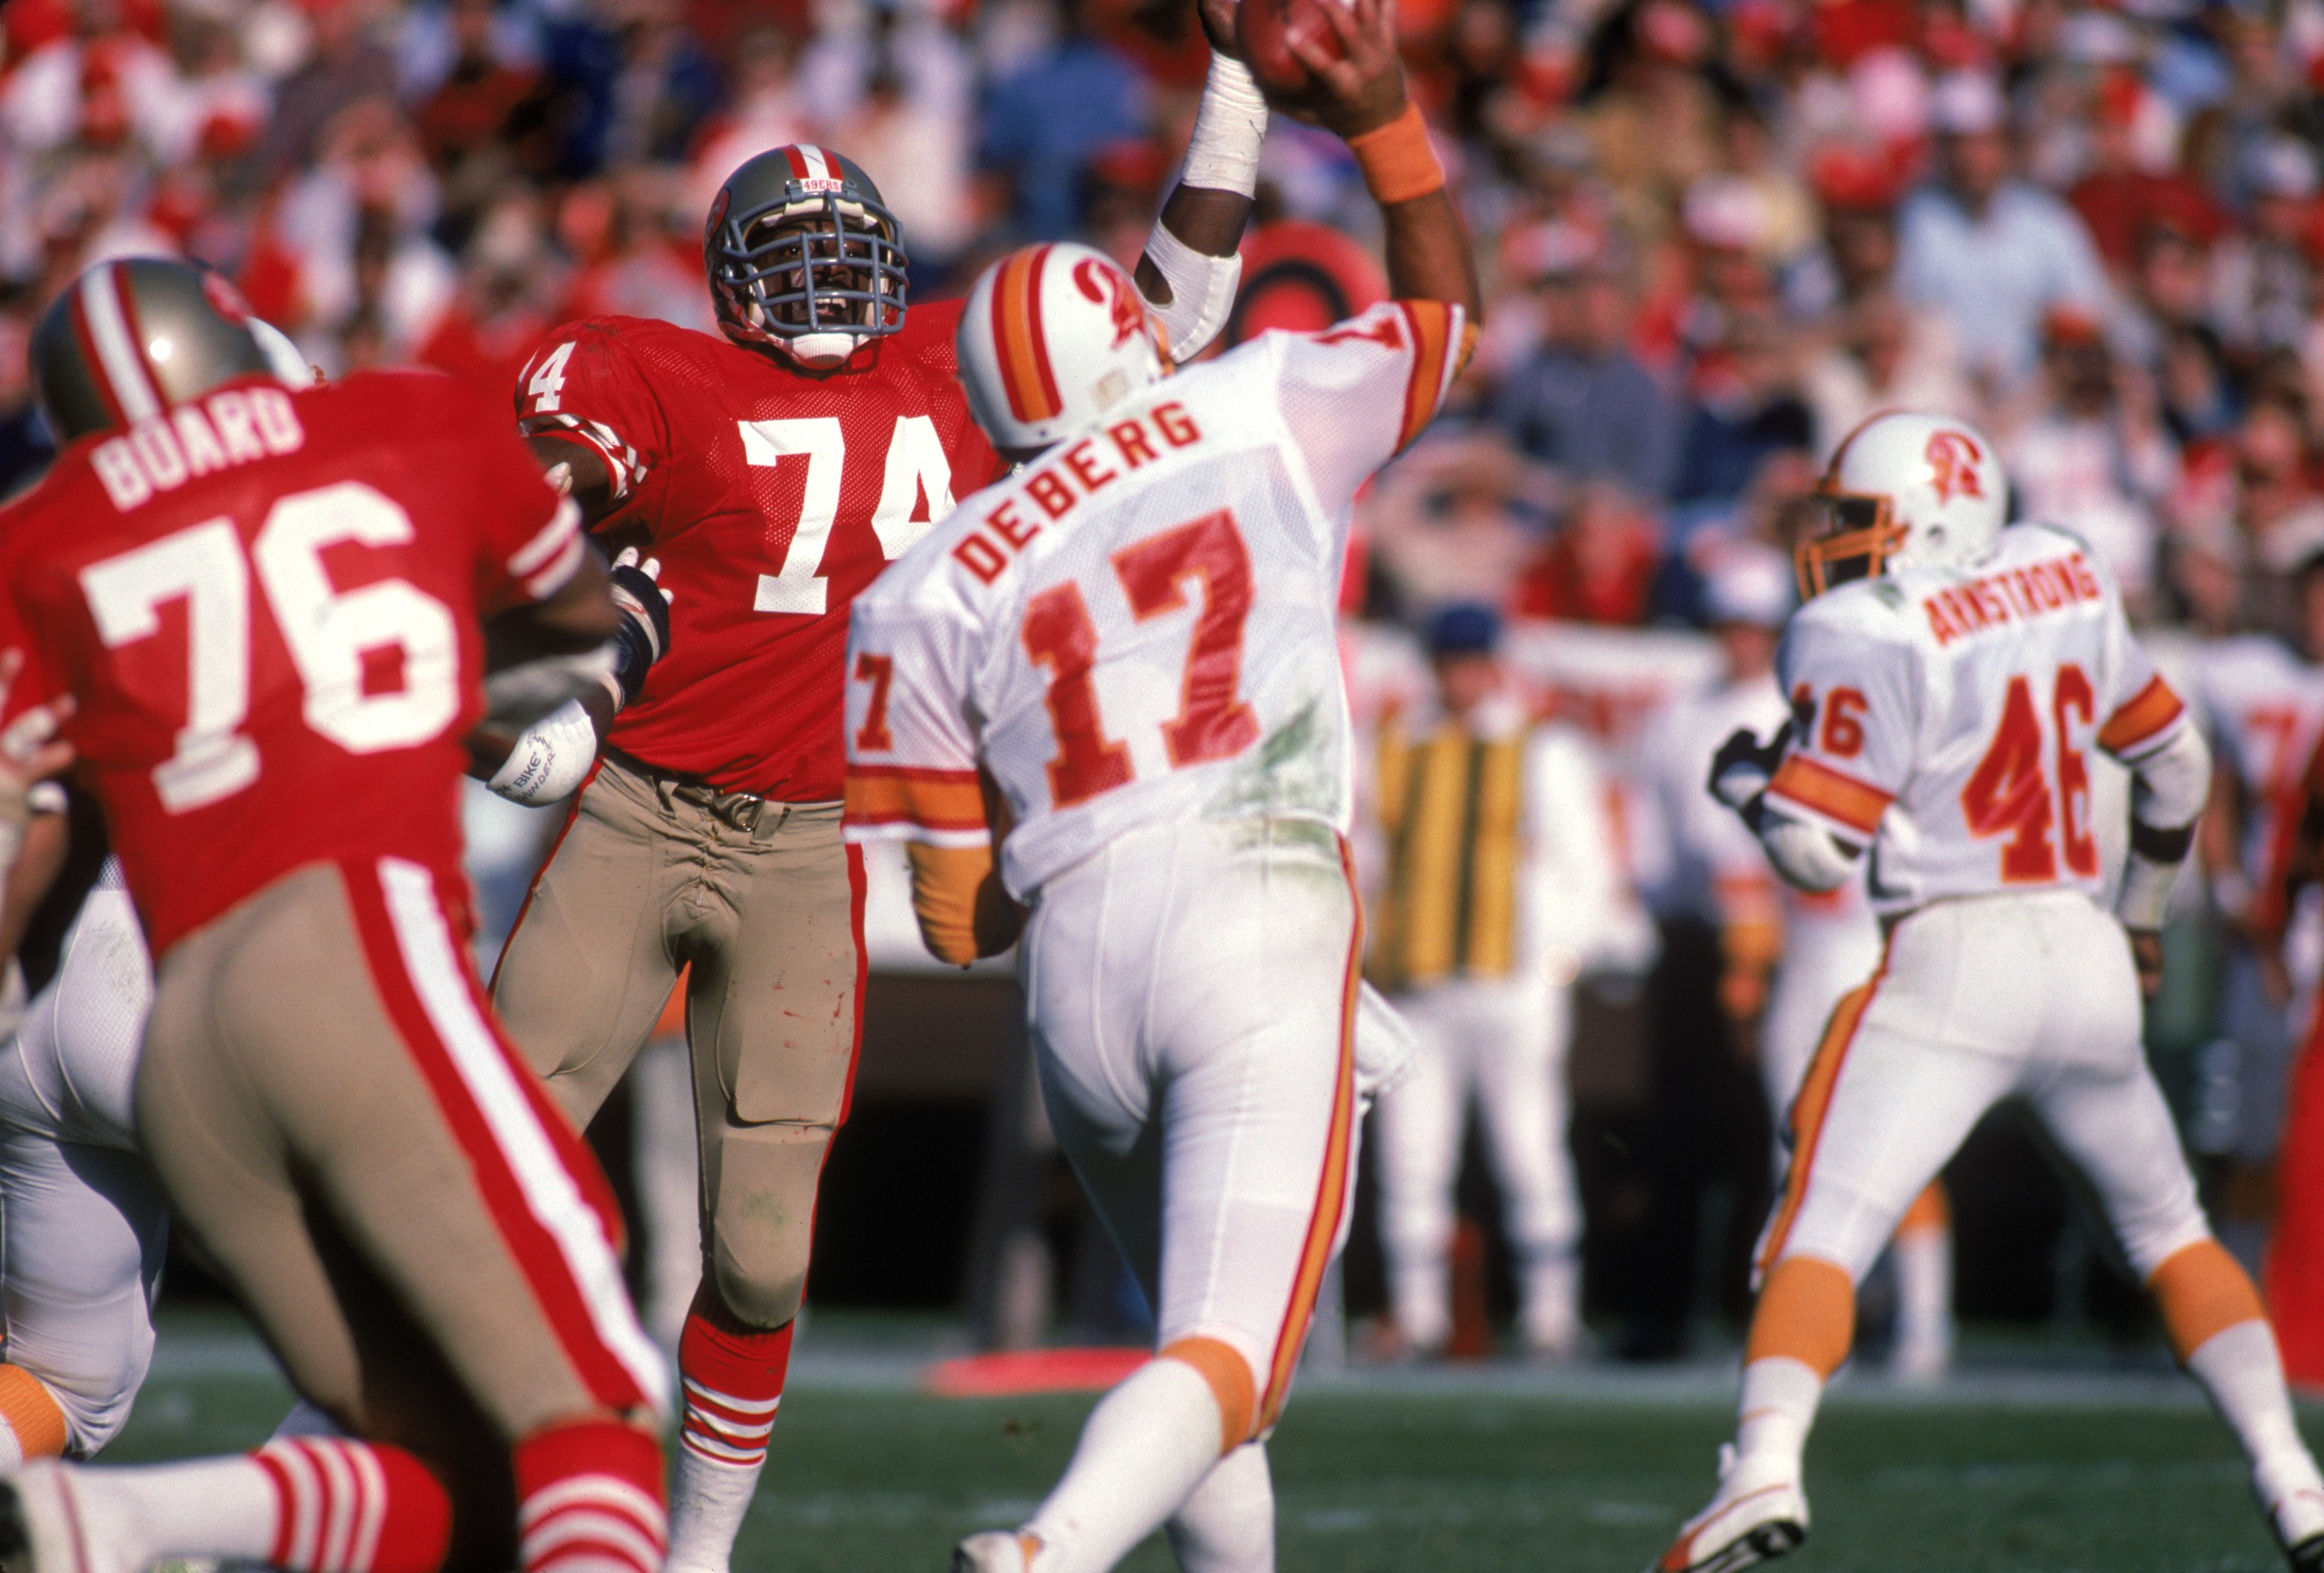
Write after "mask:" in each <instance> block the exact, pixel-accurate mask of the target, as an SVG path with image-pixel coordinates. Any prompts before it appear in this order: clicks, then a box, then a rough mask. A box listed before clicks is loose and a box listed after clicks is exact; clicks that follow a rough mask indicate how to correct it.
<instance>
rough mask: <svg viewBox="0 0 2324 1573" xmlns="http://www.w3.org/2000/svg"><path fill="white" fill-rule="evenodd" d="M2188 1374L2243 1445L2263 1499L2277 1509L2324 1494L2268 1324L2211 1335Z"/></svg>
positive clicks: (2323, 1482) (2241, 1324) (2190, 1359)
mask: <svg viewBox="0 0 2324 1573" xmlns="http://www.w3.org/2000/svg"><path fill="white" fill-rule="evenodd" d="M2187 1374H2188V1375H2190V1376H2192V1377H2194V1378H2195V1380H2196V1381H2198V1382H2200V1383H2201V1384H2203V1391H2204V1392H2206V1393H2208V1394H2210V1395H2211V1405H2212V1407H2213V1408H2215V1409H2217V1410H2218V1412H2219V1418H2220V1419H2221V1420H2223V1421H2227V1429H2228V1430H2231V1431H2233V1432H2235V1433H2236V1441H2237V1442H2239V1443H2241V1444H2242V1445H2243V1449H2244V1456H2245V1457H2246V1458H2249V1459H2250V1460H2251V1463H2252V1477H2253V1481H2254V1483H2255V1486H2257V1488H2258V1490H2259V1493H2260V1495H2261V1496H2262V1497H2264V1498H2265V1499H2266V1500H2267V1501H2268V1502H2269V1503H2271V1504H2273V1503H2274V1502H2275V1501H2278V1500H2280V1499H2281V1498H2282V1497H2285V1496H2288V1495H2292V1494H2293V1493H2294V1492H2301V1491H2324V1478H2319V1476H2318V1474H2317V1469H2316V1460H2315V1458H2313V1457H2311V1456H2310V1453H2309V1451H2308V1448H2307V1444H2305V1443H2304V1442H2302V1441H2301V1440H2300V1427H2299V1425H2298V1423H2297V1422H2296V1421H2294V1420H2293V1419H2292V1395H2291V1394H2290V1393H2289V1392H2287V1391H2286V1390H2285V1388H2284V1383H2283V1357H2282V1355H2281V1354H2279V1353H2278V1352H2277V1350H2276V1347H2275V1334H2274V1332H2273V1330H2271V1329H2269V1327H2268V1325H2267V1323H2266V1322H2264V1321H2263V1320H2258V1319H2257V1318H2255V1319H2253V1320H2250V1321H2242V1322H2237V1323H2236V1325H2235V1326H2233V1327H2231V1328H2226V1329H2222V1330H2220V1331H2218V1332H2216V1333H2213V1334H2212V1335H2211V1336H2210V1337H2209V1338H2206V1339H2204V1340H2203V1342H2202V1344H2201V1346H2200V1347H2199V1348H2197V1349H2196V1350H2195V1352H2194V1353H2193V1354H2191V1355H2190V1356H2188V1357H2187Z"/></svg>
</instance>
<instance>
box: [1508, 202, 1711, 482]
mask: <svg viewBox="0 0 2324 1573" xmlns="http://www.w3.org/2000/svg"><path fill="white" fill-rule="evenodd" d="M1531 284H1532V287H1533V290H1534V293H1535V297H1536V299H1538V301H1539V305H1540V310H1541V325H1542V336H1541V343H1540V346H1539V347H1538V348H1537V349H1535V351H1534V352H1533V353H1532V354H1530V355H1528V356H1526V358H1525V359H1524V360H1523V361H1522V362H1521V363H1518V365H1517V367H1516V369H1515V370H1513V371H1512V372H1510V373H1509V374H1508V377H1507V378H1505V379H1504V380H1503V382H1502V383H1501V387H1500V391H1499V395H1498V396H1497V397H1496V398H1495V400H1494V401H1493V404H1492V407H1491V419H1492V421H1493V423H1494V424H1495V425H1497V426H1499V428H1501V429H1502V430H1504V431H1506V432H1508V434H1509V436H1510V437H1511V438H1512V439H1513V440H1514V441H1515V442H1516V443H1517V446H1519V447H1521V448H1523V449H1524V450H1525V451H1526V453H1527V454H1529V455H1532V456H1533V457H1535V458H1536V459H1538V460H1540V461H1541V462H1542V463H1544V464H1545V465H1554V466H1555V467H1556V469H1557V470H1558V471H1559V473H1560V474H1563V475H1564V476H1565V477H1566V478H1567V479H1569V480H1572V481H1574V482H1592V481H1600V480H1605V481H1613V482H1616V483H1619V484H1621V485H1622V486H1624V487H1627V488H1628V490H1629V491H1630V492H1632V493H1634V494H1636V495H1637V496H1640V497H1660V496H1661V495H1662V494H1663V492H1664V491H1665V488H1666V487H1667V486H1668V485H1669V483H1670V478H1671V474H1672V471H1673V469H1674V466H1675V461H1676V458H1677V451H1676V450H1677V442H1678V428H1677V421H1676V419H1675V418H1674V414H1673V412H1672V409H1671V406H1670V400H1668V398H1667V397H1666V396H1665V394H1664V392H1663V391H1662V388H1661V387H1660V386H1659V385H1658V384H1657V383H1656V382H1655V379H1654V377H1653V376H1652V374H1650V373H1648V372H1647V371H1646V367H1645V366H1643V365H1641V364H1639V363H1638V359H1637V356H1636V355H1635V354H1632V353H1631V351H1630V348H1629V342H1628V341H1629V331H1630V320H1631V315H1632V311H1633V308H1634V300H1633V298H1632V295H1631V284H1630V280H1629V277H1628V259H1627V258H1626V257H1625V256H1624V254H1623V253H1622V252H1621V251H1620V249H1619V248H1618V247H1616V246H1614V245H1613V244H1610V243H1608V242H1605V241H1603V240H1600V239H1599V238H1597V237H1594V236H1590V235H1585V234H1582V233H1581V232H1576V233H1575V235H1574V236H1573V244H1572V245H1571V246H1570V247H1568V248H1567V249H1565V250H1563V251H1560V252H1557V253H1553V254H1550V255H1547V256H1545V257H1544V258H1543V259H1542V260H1541V263H1540V271H1539V272H1538V273H1537V274H1536V275H1535V277H1534V278H1533V279H1532V281H1531Z"/></svg>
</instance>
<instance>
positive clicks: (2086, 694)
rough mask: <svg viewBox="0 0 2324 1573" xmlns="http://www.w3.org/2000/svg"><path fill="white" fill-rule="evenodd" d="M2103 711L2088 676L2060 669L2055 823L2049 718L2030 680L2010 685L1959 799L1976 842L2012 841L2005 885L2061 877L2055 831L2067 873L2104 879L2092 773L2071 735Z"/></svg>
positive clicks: (2004, 855) (2006, 853) (2004, 853)
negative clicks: (2047, 765)
mask: <svg viewBox="0 0 2324 1573" xmlns="http://www.w3.org/2000/svg"><path fill="white" fill-rule="evenodd" d="M2097 709H2098V695H2097V693H2096V691H2095V690H2093V689H2092V688H2091V686H2090V680H2089V676H2088V675H2087V674H2085V673H2084V672H2083V671H2082V669H2081V667H2078V666H2076V665H2074V663H2072V662H2071V661H2069V662H2067V663H2066V664H2064V665H2063V666H2061V667H2059V668H2058V676H2057V680H2056V682H2055V684H2054V685H2052V689H2051V691H2050V718H2051V721H2052V722H2053V723H2054V725H2055V727H2056V730H2057V736H2058V746H2057V760H2056V777H2057V780H2056V787H2055V795H2056V802H2057V809H2056V812H2055V814H2054V816H2053V814H2052V810H2051V801H2052V784H2051V781H2050V778H2049V776H2048V775H2047V773H2045V772H2044V771H2043V760H2042V718H2041V716H2040V715H2039V714H2038V713H2036V712H2035V710H2034V708H2033V687H2032V685H2030V684H2029V683H2028V682H2027V681H2026V679H2025V678H2024V677H2023V676H2015V677H2012V678H2010V679H2009V693H2008V696H2007V698H2006V699H2005V700H2004V701H2003V704H2002V707H2001V725H2000V726H1999V727H1998V728H1997V730H1996V731H1995V732H1994V734H1993V741H1992V742H1991V743H1990V744H1988V745H1987V748H1986V750H1985V757H1984V758H1983V759H1979V760H1978V765H1977V768H1976V770H1974V771H1973V772H1971V773H1970V776H1969V785H1968V786H1966V787H1963V788H1962V789H1961V796H1960V804H1961V814H1962V816H1963V817H1964V818H1965V819H1967V820H1968V821H1969V833H1970V834H1971V835H1974V836H1978V837H1985V836H2007V837H2008V838H2009V839H2008V840H2007V841H2006V842H2003V843H2002V845H2001V878H2002V881H2003V882H2004V883H2005V884H2010V885H2031V884H2042V883H2046V882H2047V881H2049V880H2052V879H2055V878H2057V877H2058V853H2057V850H2056V849H2055V848H2053V846H2052V836H2051V833H2050V832H2051V828H2052V823H2055V824H2056V825H2057V826H2058V828H2059V831H2060V833H2059V835H2058V836H2057V838H2056V840H2057V842H2058V843H2059V844H2060V845H2061V846H2062V847H2063V849H2064V851H2065V855H2066V868H2067V869H2068V870H2069V871H2070V872H2071V873H2073V874H2075V875H2076V876H2078V877H2080V878H2086V879H2088V878H2097V876H2098V842H2096V841H2094V840H2093V839H2092V838H2091V836H2090V832H2089V804H2090V772H2089V763H2088V761H2086V760H2085V759H2083V758H2082V753H2081V750H2079V749H2077V748H2075V747H2074V746H2073V743H2072V741H2070V731H2069V729H2070V726H2071V725H2072V724H2073V722H2076V721H2078V722H2080V725H2082V726H2084V727H2088V726H2089V725H2090V724H2091V722H2092V721H2093V719H2094V718H2095V716H2096V714H2097ZM2077 799H2079V800H2080V803H2079V807H2078V806H2077Z"/></svg>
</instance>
